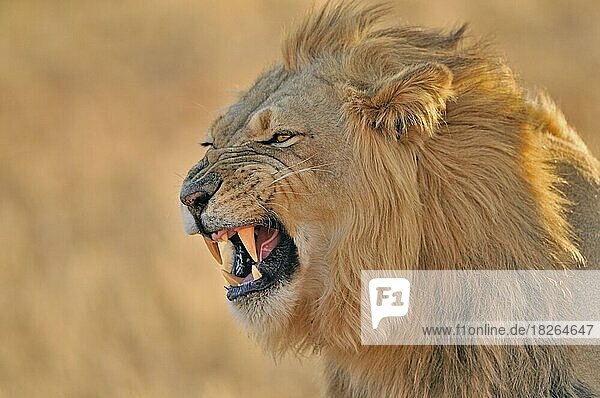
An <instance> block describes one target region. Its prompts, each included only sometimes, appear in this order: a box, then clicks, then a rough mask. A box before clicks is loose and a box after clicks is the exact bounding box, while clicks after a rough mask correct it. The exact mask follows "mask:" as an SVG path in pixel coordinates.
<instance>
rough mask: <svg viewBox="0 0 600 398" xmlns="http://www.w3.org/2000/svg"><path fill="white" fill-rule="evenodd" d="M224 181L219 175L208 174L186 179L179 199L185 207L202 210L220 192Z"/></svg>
mask: <svg viewBox="0 0 600 398" xmlns="http://www.w3.org/2000/svg"><path fill="white" fill-rule="evenodd" d="M222 182H223V179H222V178H221V176H219V175H218V174H217V173H212V172H211V173H207V174H204V175H203V176H201V177H199V178H196V177H192V178H190V177H189V176H188V178H186V179H185V181H184V182H183V185H182V187H181V193H180V195H179V199H180V200H181V203H183V204H184V205H186V206H188V207H191V208H193V209H196V210H202V209H203V208H204V207H205V206H206V204H207V203H208V201H209V199H210V198H211V197H212V196H213V195H214V194H215V193H216V192H217V191H218V190H219V187H220V186H221V183H222Z"/></svg>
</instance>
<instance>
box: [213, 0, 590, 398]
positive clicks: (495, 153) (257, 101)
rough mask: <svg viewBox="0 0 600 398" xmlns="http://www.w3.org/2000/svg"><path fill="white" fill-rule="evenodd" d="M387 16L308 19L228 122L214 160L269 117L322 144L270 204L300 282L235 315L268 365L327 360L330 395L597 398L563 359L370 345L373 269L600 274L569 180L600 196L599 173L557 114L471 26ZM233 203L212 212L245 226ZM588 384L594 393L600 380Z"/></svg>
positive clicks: (329, 14) (271, 124) (341, 13)
mask: <svg viewBox="0 0 600 398" xmlns="http://www.w3.org/2000/svg"><path fill="white" fill-rule="evenodd" d="M387 13H388V10H387V9H386V8H385V7H380V6H358V5H355V3H350V2H348V3H338V2H328V3H327V4H326V5H325V6H324V7H323V8H322V9H320V10H315V11H313V12H312V13H311V14H310V15H309V16H308V17H307V18H306V19H304V20H303V21H302V22H301V23H300V24H299V25H298V27H297V28H296V30H294V31H292V32H291V33H290V34H289V35H288V36H287V38H286V40H285V42H284V45H283V56H284V68H283V69H274V70H273V71H272V72H270V73H271V74H272V76H273V78H272V79H270V78H269V77H268V76H267V78H263V79H262V80H259V82H258V83H257V85H256V86H255V87H254V88H253V89H252V90H250V91H249V93H247V94H246V95H245V96H244V97H243V98H242V99H241V100H240V103H239V107H238V108H232V109H233V110H230V114H228V117H229V119H230V120H229V122H228V123H229V125H235V126H238V127H236V128H235V129H230V130H231V133H228V134H229V135H225V133H224V132H222V133H221V135H222V137H227V138H222V139H221V141H218V143H219V145H221V143H222V145H223V146H225V144H227V145H230V146H232V147H233V146H234V145H241V144H240V143H244V142H247V140H248V139H251V137H255V136H258V135H259V134H266V133H265V132H257V131H255V130H256V128H250V129H248V128H246V127H244V126H245V124H244V123H245V122H244V121H245V120H252V118H251V115H252V114H258V113H261V112H264V109H265V108H268V109H269V112H268V114H267V113H262V114H261V116H260V120H259V123H258V124H259V125H260V126H261V129H263V130H264V129H272V130H276V129H277V128H278V126H279V127H281V126H290V125H292V126H298V129H303V128H307V127H306V126H307V125H309V127H310V131H311V132H315V131H316V132H317V133H315V135H317V136H319V139H320V140H321V141H319V144H318V145H312V146H310V145H309V144H306V147H304V146H302V145H304V144H298V145H297V146H296V147H294V148H295V149H294V150H295V151H297V152H295V154H294V156H297V157H290V158H289V163H287V164H290V163H291V162H292V161H293V162H294V163H295V164H300V163H302V167H304V166H307V165H310V166H314V168H313V169H312V170H309V171H308V172H304V170H301V171H302V173H298V174H297V175H294V176H291V177H290V178H289V179H288V180H286V181H284V182H285V186H284V185H281V184H282V182H281V181H279V180H277V184H275V185H274V187H271V188H269V189H270V190H272V191H273V192H271V191H269V192H270V193H269V197H271V198H274V199H273V201H272V202H264V203H263V205H262V206H263V207H268V211H270V212H276V213H277V215H278V216H279V218H280V219H281V220H282V222H283V223H284V225H286V227H287V229H288V230H289V232H290V234H291V235H292V237H293V238H294V240H295V243H296V245H297V247H298V251H299V257H300V268H299V269H298V271H297V273H296V275H295V278H294V280H293V281H291V282H289V283H287V284H286V285H285V286H284V287H283V288H281V289H279V291H275V292H273V293H269V292H264V294H261V295H257V296H256V297H254V298H251V299H248V300H240V301H239V302H236V303H234V304H233V308H234V311H235V312H236V313H237V314H238V315H239V317H240V319H242V320H243V321H244V322H245V323H246V324H247V325H248V327H249V328H250V330H251V331H253V332H254V334H255V335H256V336H257V337H258V339H259V340H260V341H262V342H263V343H264V344H265V346H267V347H268V348H269V349H271V350H274V351H276V352H282V351H286V350H295V351H305V350H309V351H316V352H320V353H321V354H322V356H323V357H324V361H325V363H326V368H327V379H328V385H329V387H328V394H329V395H330V396H336V397H337V396H340V397H341V396H357V397H362V396H369V397H371V396H372V397H383V396H385V397H388V396H389V397H491V396H494V397H525V396H527V397H529V396H532V397H533V396H551V395H552V394H553V395H552V396H561V397H563V396H564V397H571V396H586V395H582V394H584V393H583V391H584V390H585V387H584V386H583V384H581V382H580V381H579V380H578V377H579V376H578V374H577V373H576V372H575V371H574V368H573V361H572V353H571V350H570V349H567V348H565V347H506V346H466V347H433V346H421V347H409V346H399V347H364V346H361V345H360V341H359V336H358V332H359V325H360V323H359V303H358V300H359V296H360V270H361V269H395V268H406V269H555V268H559V269H560V268H577V267H586V266H587V267H590V268H598V267H599V266H600V265H599V264H597V263H596V262H595V260H594V261H593V263H590V261H589V259H588V258H586V257H585V256H584V255H582V252H581V250H580V245H584V243H585V242H582V239H584V238H581V236H579V238H581V239H579V238H578V236H576V235H577V234H579V231H581V230H582V228H583V229H585V225H583V226H582V225H571V224H570V223H569V221H568V219H567V218H566V212H567V210H566V209H567V207H569V206H571V205H573V206H574V207H572V208H571V211H574V212H577V211H578V209H579V208H578V207H577V205H576V204H575V205H574V204H573V203H571V202H570V198H569V197H568V195H567V194H565V193H564V192H563V191H564V189H565V187H568V186H569V183H570V182H569V180H568V178H567V177H565V176H561V175H560V173H559V170H558V168H557V164H558V163H561V164H566V165H569V166H573V167H574V170H576V173H577V175H578V176H582V180H581V181H584V183H585V184H589V187H590V188H589V190H590V192H600V174H599V166H598V162H597V161H596V160H595V159H594V158H593V157H592V156H591V154H590V153H589V151H588V150H587V148H586V147H585V145H584V144H583V142H582V141H581V140H580V139H579V137H578V136H577V134H576V133H575V132H574V131H573V130H572V129H571V128H570V127H569V126H568V125H567V124H566V122H565V120H564V117H563V116H562V115H561V114H560V113H559V112H558V111H557V109H556V108H555V106H554V105H553V104H552V102H551V101H550V100H549V99H548V98H547V97H545V96H539V97H538V98H537V99H533V100H531V99H528V96H527V93H525V92H524V90H523V89H521V88H520V87H519V86H518V85H517V83H516V81H515V79H514V77H513V75H512V72H511V71H510V69H509V68H508V67H507V66H506V65H505V64H504V62H503V61H502V59H500V58H499V57H498V56H497V55H495V54H494V53H493V51H491V50H490V49H489V45H487V44H485V43H482V42H478V41H474V40H472V39H469V38H464V37H463V36H464V32H465V28H464V27H463V28H460V29H458V30H456V31H454V32H451V33H443V32H439V31H434V30H427V29H423V28H419V27H411V26H401V27H395V26H389V25H385V24H384V23H383V22H382V17H383V15H385V14H387ZM269 82H272V83H269ZM282 82H283V83H282ZM261 87H262V88H261ZM286 90H287V91H286ZM294 96H297V97H298V99H297V100H294V98H296V97H294ZM290 98H291V99H290ZM286 101H287V102H286ZM290 101H291V102H290ZM294 101H295V102H294ZM282 104H284V105H282ZM313 104H314V106H313ZM240 106H241V107H243V106H246V108H244V109H245V110H243V111H242V110H240V109H241V108H240ZM297 109H302V112H300V111H298V110H297ZM236 115H238V116H236ZM264 115H266V116H264ZM236 118H237V119H236ZM236 120H237V121H236ZM223 123H224V122H223V121H219V126H221V127H213V136H215V139H219V130H221V131H225V130H226V129H225V128H224V127H222V126H223ZM236 123H237V124H236ZM319 132H320V134H319ZM249 137H250V138H249ZM311 137H312V136H311ZM301 142H307V141H301ZM282 156H283V155H282ZM285 156H287V155H285ZM289 156H292V155H289ZM286 159H287V158H286ZM298 162H299V163H298ZM316 166H319V167H320V168H321V169H318V168H316ZM288 167H289V168H290V169H292V170H299V168H300V166H298V167H295V165H294V166H288ZM315 170H316V171H315ZM319 170H321V171H319ZM323 170H325V172H327V173H325V172H324V171H323ZM273 173H275V172H273ZM232 178H233V177H232ZM230 181H231V180H226V181H225V183H224V184H229V185H227V186H228V187H229V186H231V188H230V190H231V191H232V192H238V191H239V190H240V189H242V188H240V187H241V186H243V184H244V182H242V181H241V180H240V179H239V178H238V179H237V180H236V181H237V182H236V184H237V186H236V185H232V183H231V182H230ZM582 184H583V183H582ZM269 186H270V185H269ZM243 189H246V188H243ZM254 189H255V188H254ZM255 190H256V189H255ZM228 195H229V196H223V197H225V198H227V197H229V200H228V201H227V200H225V199H223V200H221V202H219V201H218V198H216V199H215V202H214V203H213V204H209V206H215V208H216V207H218V206H219V203H220V206H221V207H222V208H227V209H229V210H231V209H233V210H231V211H233V212H235V209H236V208H239V207H235V206H234V205H233V204H232V203H238V205H239V203H241V202H239V201H238V202H235V200H234V198H232V196H231V195H233V193H229V194H228ZM256 197H257V198H259V199H260V195H259V194H257V195H256ZM274 202H275V203H276V204H277V205H278V206H281V207H282V208H279V207H273V206H272V205H271V203H274ZM251 207H252V206H251ZM254 207H256V206H254ZM587 208H588V209H591V210H589V212H590V214H589V217H596V218H597V217H600V213H595V212H596V210H594V209H595V207H594V204H593V203H591V205H590V206H588V207H587ZM257 212H258V210H257ZM220 214H225V213H224V211H223V212H221V213H220ZM593 225H595V224H593ZM579 235H581V234H579ZM586 236H592V239H593V237H598V233H597V232H595V231H591V232H590V233H589V234H588V235H586ZM588 240H589V239H588ZM577 242H579V243H577ZM586 247H587V246H586ZM590 247H592V246H590ZM587 256H588V257H590V258H597V257H593V253H592V254H587ZM586 261H587V263H586ZM269 294H272V295H273V296H272V297H269ZM587 366H588V367H593V368H594V369H596V372H595V374H596V375H598V374H599V373H600V367H599V365H598V363H593V362H592V363H589V362H588V365H587ZM587 382H588V383H591V384H594V383H596V384H595V385H596V387H597V388H598V387H600V376H597V377H596V378H595V379H588V380H587ZM578 394H579V395H578Z"/></svg>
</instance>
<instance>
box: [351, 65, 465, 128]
mask: <svg viewBox="0 0 600 398" xmlns="http://www.w3.org/2000/svg"><path fill="white" fill-rule="evenodd" d="M345 92H346V95H347V103H346V107H345V108H346V111H347V113H348V116H349V117H350V119H351V120H352V121H354V122H355V123H356V124H357V125H358V127H360V128H363V129H370V130H375V131H377V132H379V133H381V134H384V135H386V136H388V137H389V138H393V139H398V138H400V137H401V136H402V135H403V134H405V133H406V132H407V131H408V130H409V129H411V128H416V129H418V131H420V132H421V133H424V134H426V135H432V134H433V132H434V130H435V127H436V126H437V125H438V123H439V122H440V121H441V118H442V114H443V112H444V111H445V110H446V102H447V101H448V100H449V99H451V98H452V97H453V90H452V72H451V71H450V69H448V68H447V67H446V66H444V65H441V64H437V63H427V64H420V65H416V66H414V67H411V68H408V69H406V70H404V71H402V72H400V73H398V74H396V75H395V76H393V77H392V78H391V79H389V80H387V81H385V82H384V83H383V84H382V85H380V88H379V90H377V92H376V93H375V94H374V95H369V93H367V92H365V91H361V90H358V89H356V88H354V87H352V86H349V85H348V86H346V88H345Z"/></svg>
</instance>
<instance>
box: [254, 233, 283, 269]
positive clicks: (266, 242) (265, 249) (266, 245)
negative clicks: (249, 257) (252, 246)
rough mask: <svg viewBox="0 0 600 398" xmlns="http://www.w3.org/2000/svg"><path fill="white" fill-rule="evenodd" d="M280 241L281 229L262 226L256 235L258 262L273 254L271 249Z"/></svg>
mask: <svg viewBox="0 0 600 398" xmlns="http://www.w3.org/2000/svg"><path fill="white" fill-rule="evenodd" d="M278 243H279V231H278V230H276V229H271V228H266V227H261V228H260V229H259V230H258V234H257V237H256V245H257V246H258V247H259V248H260V249H259V251H258V262H261V261H262V260H264V259H265V258H267V257H268V256H269V254H271V251H273V249H274V248H275V246H277V244H278Z"/></svg>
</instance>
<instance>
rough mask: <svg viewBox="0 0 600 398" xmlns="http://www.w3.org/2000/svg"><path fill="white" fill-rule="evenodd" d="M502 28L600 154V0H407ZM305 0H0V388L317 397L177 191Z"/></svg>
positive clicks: (518, 59) (452, 18) (522, 68)
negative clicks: (213, 125) (241, 295)
mask: <svg viewBox="0 0 600 398" xmlns="http://www.w3.org/2000/svg"><path fill="white" fill-rule="evenodd" d="M393 3H394V4H395V11H396V14H397V18H398V19H403V20H405V21H408V22H411V23H420V24H427V25H432V26H439V27H453V26H456V25H457V24H458V23H460V22H461V21H469V22H471V32H472V33H474V34H478V35H479V34H481V35H488V36H491V37H493V38H495V41H496V42H497V43H498V47H499V48H500V49H501V50H502V52H503V54H505V56H506V57H507V58H508V60H509V62H510V64H511V65H512V66H513V67H514V69H515V70H516V71H518V72H519V75H520V77H521V78H522V79H523V80H524V81H526V82H528V83H529V84H530V85H531V86H534V85H535V86H536V87H540V88H545V89H547V90H548V91H549V93H550V94H551V95H552V96H553V97H554V98H555V99H556V101H557V102H558V103H559V105H560V106H561V108H562V109H563V110H564V112H565V113H566V115H567V118H568V120H569V121H570V123H571V124H572V125H574V126H575V127H576V128H577V129H578V130H579V132H580V133H581V135H582V136H583V137H584V138H585V139H586V141H587V142H588V144H589V146H590V148H591V149H592V151H593V152H594V153H595V154H596V155H599V154H600V133H599V132H598V124H599V123H598V113H599V112H600V73H599V71H600V24H599V23H598V21H599V20H600V2H599V1H597V0H587V1H584V0H564V1H558V0H557V1H551V2H549V1H546V0H529V1H516V0H515V1H497V0H488V1H481V0H472V1H468V0H435V1H427V2H424V1H417V0H405V1H395V2H393ZM308 7H309V2H308V1H299V0H285V1H283V0H244V1H242V0H228V1H221V2H216V1H201V0H195V1H192V0H144V1H142V0H127V1H123V0H122V1H112V0H111V1H87V0H80V1H69V0H64V1H60V0H44V1H42V0H40V1H30V0H12V1H11V0H4V1H1V2H0V396H2V397H234V396H235V397H239V396H244V397H271V396H273V397H313V396H318V395H319V394H320V389H319V378H320V370H319V367H318V365H317V362H316V361H314V360H308V361H307V360H302V361H300V360H298V359H296V358H285V359H282V360H279V361H277V362H275V361H274V360H273V359H272V358H271V357H270V356H269V355H268V354H265V353H263V352H261V350H260V349H258V348H257V347H255V345H254V344H253V342H252V341H251V340H250V339H249V338H248V337H247V336H246V334H245V332H244V331H243V330H242V329H241V327H240V325H238V324H236V322H235V321H234V320H233V319H232V317H231V316H230V314H229V311H228V308H227V303H226V299H225V297H224V290H223V281H222V280H221V277H220V276H219V275H218V274H217V272H216V266H215V264H214V263H213V261H212V260H211V259H210V257H209V255H208V254H207V251H206V250H205V248H204V247H203V244H202V242H201V241H200V240H199V238H198V237H187V236H185V235H184V234H183V232H182V228H181V227H180V221H179V213H178V190H179V185H180V182H181V180H182V176H184V175H185V173H186V171H187V169H188V168H189V167H190V166H191V165H192V164H194V163H195V162H196V161H197V160H198V159H199V158H200V157H201V156H202V153H203V151H202V148H201V147H200V146H198V145H197V143H198V142H200V141H201V140H202V138H203V134H204V132H205V130H206V128H207V126H208V125H209V123H210V121H211V119H212V118H213V117H215V115H216V114H217V113H218V112H219V111H220V110H222V109H223V108H224V107H225V106H226V104H227V103H228V102H230V101H232V100H233V99H234V98H235V92H236V91H237V90H238V89H240V88H244V87H246V86H247V85H249V84H250V83H251V82H252V80H253V78H254V77H255V76H256V75H257V74H258V73H259V72H260V71H261V70H263V69H264V68H265V67H267V66H268V65H270V64H271V63H272V62H274V61H275V60H276V59H277V57H278V56H279V45H278V43H279V40H280V37H281V31H282V27H283V26H284V25H287V24H289V23H290V22H291V21H292V20H294V19H295V18H298V17H299V15H301V13H302V12H303V10H305V9H307V8H308Z"/></svg>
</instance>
